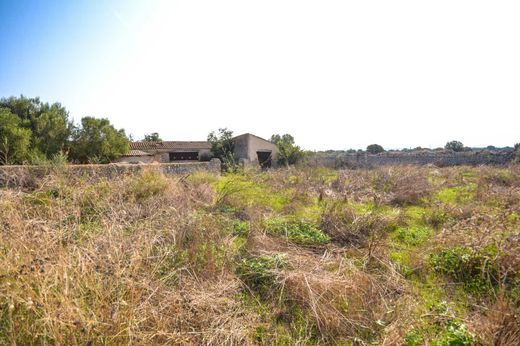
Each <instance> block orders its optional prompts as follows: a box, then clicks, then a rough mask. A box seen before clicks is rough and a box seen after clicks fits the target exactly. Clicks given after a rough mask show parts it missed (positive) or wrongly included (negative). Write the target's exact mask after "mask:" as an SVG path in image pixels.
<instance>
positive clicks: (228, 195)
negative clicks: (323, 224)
mask: <svg viewBox="0 0 520 346" xmlns="http://www.w3.org/2000/svg"><path fill="white" fill-rule="evenodd" d="M216 190H217V199H216V202H215V205H216V206H217V207H219V208H222V207H231V208H236V209H240V210H244V209H247V208H249V207H266V208H270V209H273V210H276V211H281V210H282V209H283V207H284V206H285V205H287V204H288V202H289V199H288V197H287V196H284V195H283V194H281V193H279V192H273V191H270V190H269V189H268V188H267V187H266V186H265V185H264V184H262V183H260V182H253V181H252V180H251V177H247V176H245V175H240V174H228V175H226V176H225V177H223V178H222V179H220V181H219V182H218V183H217V184H216Z"/></svg>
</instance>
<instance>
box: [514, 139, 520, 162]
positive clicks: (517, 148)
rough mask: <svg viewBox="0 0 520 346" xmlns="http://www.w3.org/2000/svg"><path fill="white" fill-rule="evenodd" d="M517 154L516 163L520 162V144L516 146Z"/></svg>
mask: <svg viewBox="0 0 520 346" xmlns="http://www.w3.org/2000/svg"><path fill="white" fill-rule="evenodd" d="M515 152H516V157H515V161H516V162H520V143H516V144H515Z"/></svg>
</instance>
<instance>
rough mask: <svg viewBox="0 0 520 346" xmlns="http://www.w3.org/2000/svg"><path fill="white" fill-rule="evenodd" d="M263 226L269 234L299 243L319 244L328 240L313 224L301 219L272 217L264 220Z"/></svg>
mask: <svg viewBox="0 0 520 346" xmlns="http://www.w3.org/2000/svg"><path fill="white" fill-rule="evenodd" d="M265 228H266V230H267V232H268V233H269V234H273V235H279V236H282V237H285V238H286V239H287V240H289V241H290V242H293V243H296V244H299V245H321V244H325V243H328V242H329V241H330V237H329V236H328V235H327V234H325V233H323V232H322V231H321V230H320V229H319V228H318V227H317V226H316V225H315V224H313V223H310V222H307V221H305V220H301V219H290V218H272V219H268V220H266V221H265Z"/></svg>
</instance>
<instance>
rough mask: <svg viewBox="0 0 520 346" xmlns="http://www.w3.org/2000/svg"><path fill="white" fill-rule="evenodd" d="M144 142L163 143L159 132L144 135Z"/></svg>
mask: <svg viewBox="0 0 520 346" xmlns="http://www.w3.org/2000/svg"><path fill="white" fill-rule="evenodd" d="M144 141H145V142H154V143H159V142H162V139H161V137H160V136H159V134H158V133H157V132H152V133H150V134H147V135H144Z"/></svg>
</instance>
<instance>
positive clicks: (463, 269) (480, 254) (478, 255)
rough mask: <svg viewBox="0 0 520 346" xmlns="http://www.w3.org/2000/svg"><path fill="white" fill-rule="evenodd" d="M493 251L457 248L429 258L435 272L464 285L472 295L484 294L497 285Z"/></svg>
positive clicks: (445, 250) (496, 270)
mask: <svg viewBox="0 0 520 346" xmlns="http://www.w3.org/2000/svg"><path fill="white" fill-rule="evenodd" d="M495 257H496V256H495V254H494V253H493V251H490V250H488V251H482V250H481V251H475V250H472V249H471V248H468V247H463V246H457V247H454V248H448V249H444V250H441V251H440V252H437V253H435V254H433V255H432V256H431V259H430V263H431V265H432V268H433V270H434V271H435V272H437V273H440V274H443V275H445V276H447V277H450V278H451V279H453V280H456V281H457V282H460V283H462V284H464V287H465V288H466V289H467V290H468V291H470V292H474V293H485V292H487V291H489V290H490V289H491V288H492V287H493V286H494V285H496V284H497V283H498V268H497V265H496V263H495Z"/></svg>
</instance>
